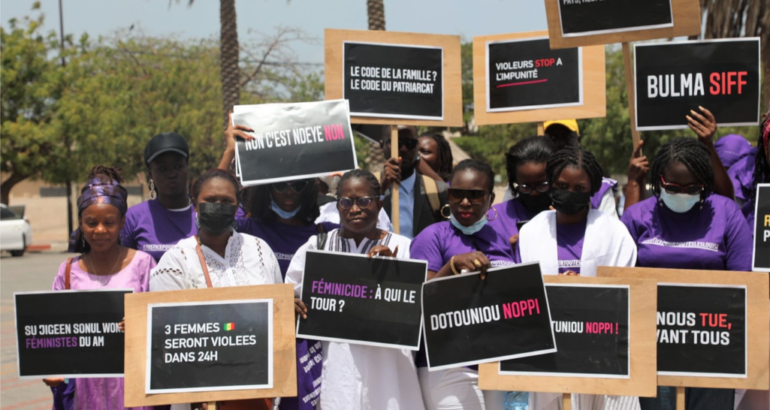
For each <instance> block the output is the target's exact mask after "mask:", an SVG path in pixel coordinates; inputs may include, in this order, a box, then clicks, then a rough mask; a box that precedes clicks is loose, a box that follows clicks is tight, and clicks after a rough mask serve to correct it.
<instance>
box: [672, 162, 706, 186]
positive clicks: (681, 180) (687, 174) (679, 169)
mask: <svg viewBox="0 0 770 410" xmlns="http://www.w3.org/2000/svg"><path fill="white" fill-rule="evenodd" d="M663 179H664V180H665V181H666V183H667V184H676V185H682V186H687V185H697V184H702V183H703V181H701V180H700V179H698V177H696V176H695V174H693V173H692V172H691V171H690V169H689V168H687V166H686V165H685V164H683V163H681V162H679V161H676V162H672V163H670V164H668V166H666V168H664V169H663Z"/></svg>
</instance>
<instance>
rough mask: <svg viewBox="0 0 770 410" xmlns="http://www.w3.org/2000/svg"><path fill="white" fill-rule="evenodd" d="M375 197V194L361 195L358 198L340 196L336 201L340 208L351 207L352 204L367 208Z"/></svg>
mask: <svg viewBox="0 0 770 410" xmlns="http://www.w3.org/2000/svg"><path fill="white" fill-rule="evenodd" d="M375 199H377V197H376V196H361V197H358V198H340V199H339V200H337V203H338V204H339V206H340V208H342V209H350V208H352V207H353V204H356V205H358V207H359V208H361V209H367V208H369V206H371V205H372V202H373V201H374V200H375Z"/></svg>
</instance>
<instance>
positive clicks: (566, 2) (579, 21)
mask: <svg viewBox="0 0 770 410" xmlns="http://www.w3.org/2000/svg"><path fill="white" fill-rule="evenodd" d="M559 20H560V21H561V33H562V36H563V37H578V36H588V35H594V34H603V33H618V32H623V31H631V30H649V29H656V28H663V27H673V26H674V16H673V10H672V8H671V0H645V1H638V0H609V1H580V0H559Z"/></svg>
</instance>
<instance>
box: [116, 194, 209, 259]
mask: <svg viewBox="0 0 770 410" xmlns="http://www.w3.org/2000/svg"><path fill="white" fill-rule="evenodd" d="M197 233H198V230H197V229H196V228H195V209H194V208H193V207H192V205H191V206H189V207H188V208H185V209H184V210H182V211H173V210H168V209H166V208H164V207H163V206H162V205H161V204H160V202H158V200H157V199H151V200H149V201H145V202H142V203H141V204H137V205H134V206H132V207H131V208H129V209H128V212H126V223H125V225H124V226H123V230H122V231H121V232H120V240H121V244H122V245H123V246H126V247H129V248H133V249H137V250H140V251H142V252H147V253H149V254H150V255H152V257H153V258H154V259H155V260H156V261H158V260H160V257H161V256H163V254H164V253H166V251H167V250H169V249H171V248H172V247H173V246H174V245H176V244H177V242H179V241H181V240H182V239H185V238H189V237H191V236H193V235H195V234H197Z"/></svg>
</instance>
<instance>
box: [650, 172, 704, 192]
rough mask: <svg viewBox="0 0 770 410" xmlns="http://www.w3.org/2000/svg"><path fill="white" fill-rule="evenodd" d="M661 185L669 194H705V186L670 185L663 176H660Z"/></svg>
mask: <svg viewBox="0 0 770 410" xmlns="http://www.w3.org/2000/svg"><path fill="white" fill-rule="evenodd" d="M660 183H661V188H663V189H665V190H666V192H668V193H669V194H687V195H696V194H700V193H701V192H703V189H704V186H703V184H690V185H679V184H672V183H668V182H666V180H665V179H663V175H661V176H660Z"/></svg>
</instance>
